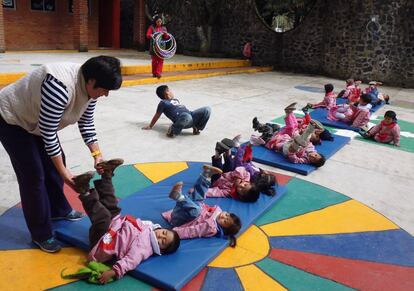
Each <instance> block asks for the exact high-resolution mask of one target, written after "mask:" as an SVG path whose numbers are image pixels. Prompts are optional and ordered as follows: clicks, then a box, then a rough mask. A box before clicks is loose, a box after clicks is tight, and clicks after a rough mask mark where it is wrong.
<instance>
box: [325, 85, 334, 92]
mask: <svg viewBox="0 0 414 291" xmlns="http://www.w3.org/2000/svg"><path fill="white" fill-rule="evenodd" d="M333 89H334V86H333V85H332V84H326V85H325V93H329V92H332V91H333Z"/></svg>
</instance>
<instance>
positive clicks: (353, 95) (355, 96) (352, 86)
mask: <svg viewBox="0 0 414 291" xmlns="http://www.w3.org/2000/svg"><path fill="white" fill-rule="evenodd" d="M345 82H346V88H345V89H344V90H342V91H341V92H340V93H339V94H338V98H345V99H348V102H349V103H356V102H358V101H359V97H360V96H361V93H362V92H361V88H359V85H360V84H361V81H354V79H348V80H346V81H345Z"/></svg>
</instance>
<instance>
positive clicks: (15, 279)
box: [0, 248, 86, 291]
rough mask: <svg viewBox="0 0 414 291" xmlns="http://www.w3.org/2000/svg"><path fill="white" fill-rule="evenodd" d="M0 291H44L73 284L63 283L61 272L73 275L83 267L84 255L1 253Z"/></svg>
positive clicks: (64, 251) (74, 252)
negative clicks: (72, 273)
mask: <svg viewBox="0 0 414 291" xmlns="http://www.w3.org/2000/svg"><path fill="white" fill-rule="evenodd" d="M0 258H1V259H0V270H1V275H0V290H19V291H20V290H45V289H48V288H53V287H56V286H59V285H63V284H68V283H70V282H72V281H74V280H68V279H62V278H61V277H60V272H61V271H62V270H63V269H64V268H67V270H66V271H65V274H66V273H69V272H75V271H77V270H78V269H79V268H81V267H83V266H84V263H85V261H86V253H84V252H82V251H81V250H79V249H76V248H63V249H62V250H61V251H60V252H59V253H56V254H49V253H45V252H42V251H40V250H39V249H29V250H11V251H0Z"/></svg>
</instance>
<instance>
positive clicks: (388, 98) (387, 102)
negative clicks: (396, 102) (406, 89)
mask: <svg viewBox="0 0 414 291" xmlns="http://www.w3.org/2000/svg"><path fill="white" fill-rule="evenodd" d="M384 101H385V104H390V96H389V95H384Z"/></svg>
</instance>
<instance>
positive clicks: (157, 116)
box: [142, 112, 162, 129]
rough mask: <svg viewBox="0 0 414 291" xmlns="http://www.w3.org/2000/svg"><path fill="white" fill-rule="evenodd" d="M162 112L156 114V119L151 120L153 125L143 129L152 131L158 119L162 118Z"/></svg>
mask: <svg viewBox="0 0 414 291" xmlns="http://www.w3.org/2000/svg"><path fill="white" fill-rule="evenodd" d="M161 114H162V112H155V114H154V117H153V118H152V120H151V123H150V124H149V125H147V126H144V127H143V128H142V129H152V128H153V127H154V125H155V123H157V121H158V119H159V118H160V116H161Z"/></svg>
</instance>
